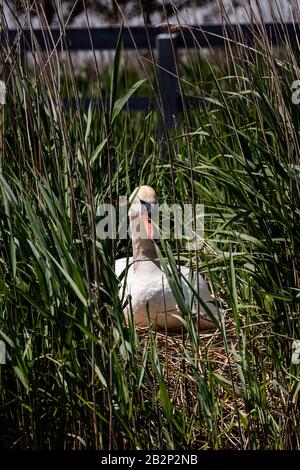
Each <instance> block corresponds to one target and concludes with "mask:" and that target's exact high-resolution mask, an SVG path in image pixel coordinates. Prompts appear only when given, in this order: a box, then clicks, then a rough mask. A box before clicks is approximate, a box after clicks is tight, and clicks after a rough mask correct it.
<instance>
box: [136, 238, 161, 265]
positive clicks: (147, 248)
mask: <svg viewBox="0 0 300 470" xmlns="http://www.w3.org/2000/svg"><path fill="white" fill-rule="evenodd" d="M132 245H133V261H140V260H154V259H155V258H156V257H157V255H156V250H155V245H154V242H153V240H147V239H146V240H145V239H141V238H137V239H135V240H133V241H132Z"/></svg>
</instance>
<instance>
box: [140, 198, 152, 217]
mask: <svg viewBox="0 0 300 470" xmlns="http://www.w3.org/2000/svg"><path fill="white" fill-rule="evenodd" d="M140 202H141V204H142V206H144V207H146V209H147V212H148V215H149V217H151V204H150V203H149V202H146V201H143V200H142V199H140Z"/></svg>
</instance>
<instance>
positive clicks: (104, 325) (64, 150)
mask: <svg viewBox="0 0 300 470" xmlns="http://www.w3.org/2000/svg"><path fill="white" fill-rule="evenodd" d="M121 44H122V41H121V38H120V42H119V46H118V48H117V52H116V55H115V61H114V67H113V73H112V75H111V78H110V79H109V80H107V79H105V80H104V81H105V83H104V82H103V81H102V79H103V76H102V73H101V70H99V69H97V66H96V64H94V66H95V70H96V72H95V73H96V77H97V78H96V82H95V83H94V84H93V85H92V84H91V83H89V82H86V83H85V85H84V87H83V89H84V93H86V92H90V93H92V94H94V96H98V97H99V96H100V98H101V99H102V100H103V102H102V105H101V104H100V105H99V107H98V108H96V109H93V108H91V107H90V108H89V109H88V110H85V109H84V107H83V94H82V83H81V82H80V81H79V80H78V79H77V71H76V70H75V68H74V66H73V61H72V60H73V58H72V56H71V54H69V53H67V54H66V58H65V62H64V65H63V66H61V65H60V62H59V52H58V51H56V50H54V49H53V48H50V49H49V51H47V52H46V53H41V51H39V50H38V49H37V51H36V52H35V54H33V65H32V66H30V67H29V66H28V65H26V62H25V61H24V58H22V57H21V55H20V54H18V52H16V51H15V50H14V49H9V48H8V47H5V46H4V47H2V50H1V54H2V58H3V61H2V63H3V70H2V75H1V79H2V80H5V81H6V83H7V88H8V93H7V104H6V105H5V109H4V112H5V127H4V129H2V131H3V132H4V148H3V162H2V163H3V165H2V172H1V174H0V338H1V340H2V341H4V342H5V344H6V348H7V365H5V366H4V365H1V366H0V413H1V414H0V422H1V425H0V446H1V447H2V448H35V449H40V448H50V449H56V448H64V449H84V448H97V449H100V448H105V449H107V448H114V449H174V448H176V449H184V448H191V449H212V448H213V449H220V448H236V449H257V448H261V449H292V448H299V438H300V436H299V390H300V386H299V366H297V365H294V364H292V363H291V347H292V341H293V339H297V338H299V248H300V242H299V233H300V217H299V200H300V198H299V183H300V179H299V162H298V159H299V120H300V111H299V106H297V105H294V104H293V103H292V92H291V84H292V82H293V81H294V80H295V79H297V78H298V76H299V70H298V63H299V58H298V55H299V53H298V50H295V49H294V48H292V47H291V46H290V45H289V43H288V41H287V40H286V39H285V38H282V48H281V50H274V49H273V48H272V47H271V46H270V44H269V43H268V41H267V39H266V35H265V32H264V30H263V27H262V28H261V32H260V34H259V35H258V37H257V38H256V41H255V44H254V45H253V47H252V48H251V49H250V48H247V47H244V46H243V45H242V41H241V43H240V45H238V44H237V43H230V42H228V45H227V47H226V50H225V51H224V54H223V57H222V58H220V60H215V59H213V58H212V57H211V56H210V55H204V54H196V53H195V54H193V56H192V55H191V52H190V51H186V53H187V54H186V57H185V58H184V60H183V63H182V65H181V66H180V78H181V86H182V90H181V92H182V98H183V113H182V119H181V122H180V126H179V128H178V129H177V130H176V131H173V132H172V133H171V135H169V140H168V149H169V150H168V152H167V153H166V154H165V155H163V156H162V155H161V152H160V149H161V146H162V145H163V142H162V141H161V140H160V137H159V135H158V133H157V123H158V119H159V117H157V115H156V113H155V111H154V110H153V111H151V112H149V113H148V114H147V115H146V114H142V113H139V114H130V113H129V112H127V111H126V112H122V113H121V111H120V110H121V105H122V104H124V103H126V99H127V98H128V97H129V95H130V94H131V93H133V92H135V91H136V90H137V89H138V87H139V86H141V87H144V86H145V82H140V80H147V87H148V89H151V90H153V92H158V89H157V83H156V79H155V77H156V73H155V68H154V64H153V70H152V71H151V70H150V71H149V69H147V70H145V69H143V68H142V67H139V69H140V72H139V76H136V73H134V74H131V73H129V72H128V71H127V69H126V67H125V61H124V52H123V51H122V47H121ZM195 52H196V51H195ZM140 60H141V63H142V57H140ZM120 77H123V78H124V77H125V78H126V81H125V85H126V86H125V91H123V92H122V90H121V88H120V80H121V78H120ZM81 80H82V77H81ZM122 86H124V84H123V85H122ZM104 88H105V89H106V90H108V94H109V100H108V102H109V106H105V100H104V96H102V90H103V89H104ZM120 90H121V92H120ZM120 93H121V94H120ZM188 94H189V95H190V94H192V95H196V96H198V97H199V107H198V108H197V107H194V108H192V107H191V106H189V105H188V102H187V100H186V95H188ZM120 96H121V99H123V100H122V101H120V100H119V101H118V99H119V98H118V97H120ZM65 97H67V98H69V99H73V100H74V103H75V106H73V107H71V108H68V109H66V108H65V107H64V104H63V99H64V98H65ZM141 183H143V184H150V185H152V186H153V187H154V188H155V190H156V191H157V194H158V197H159V199H160V200H161V201H166V202H169V203H171V202H180V203H188V202H194V203H195V202H198V203H203V204H204V205H205V242H204V245H203V248H202V249H201V250H198V251H197V252H190V251H187V249H186V247H185V244H184V243H183V244H181V245H179V246H177V247H176V244H175V242H174V241H172V240H171V241H169V243H166V244H160V243H159V245H160V249H161V253H162V256H164V257H165V258H166V259H167V260H168V261H169V263H170V264H172V263H174V260H175V261H178V254H179V258H180V259H179V261H180V262H181V263H190V264H191V265H192V266H194V267H195V268H197V270H199V272H200V273H201V274H202V275H205V276H206V279H207V281H208V282H209V283H210V285H211V287H212V290H213V292H214V295H215V297H216V299H217V303H218V305H219V307H220V312H221V313H222V315H221V317H220V325H219V328H218V331H217V332H216V333H211V334H204V335H203V334H198V332H197V331H196V330H195V327H194V325H193V323H192V321H191V319H190V317H189V308H188V306H184V307H183V309H185V310H186V311H184V312H183V313H184V317H185V318H186V321H187V323H186V328H184V333H183V335H179V336H175V337H165V336H164V334H160V333H157V332H155V331H150V332H148V334H145V333H144V334H141V333H140V334H137V332H136V330H135V328H134V325H133V324H131V323H130V325H129V326H128V327H127V326H126V325H125V323H124V318H123V313H122V306H121V302H120V300H119V295H118V280H117V279H116V277H115V275H114V272H113V261H114V259H115V258H116V257H120V256H121V257H122V256H126V253H127V252H128V250H130V244H129V243H128V244H127V243H126V244H124V242H123V241H119V240H117V241H115V242H111V241H103V242H100V241H99V240H97V237H96V230H95V227H96V223H97V216H96V207H97V204H98V203H100V202H110V201H112V202H114V203H116V204H117V203H118V197H119V196H120V195H125V194H127V195H129V194H130V192H131V191H132V190H133V189H134V188H135V187H136V186H137V185H139V184H141ZM172 275H173V277H174V279H175V282H174V283H173V284H172V285H173V286H174V294H175V295H176V296H177V298H178V299H180V295H181V293H180V287H178V286H179V285H180V283H179V282H177V283H176V272H173V274H172ZM177 275H178V274H177Z"/></svg>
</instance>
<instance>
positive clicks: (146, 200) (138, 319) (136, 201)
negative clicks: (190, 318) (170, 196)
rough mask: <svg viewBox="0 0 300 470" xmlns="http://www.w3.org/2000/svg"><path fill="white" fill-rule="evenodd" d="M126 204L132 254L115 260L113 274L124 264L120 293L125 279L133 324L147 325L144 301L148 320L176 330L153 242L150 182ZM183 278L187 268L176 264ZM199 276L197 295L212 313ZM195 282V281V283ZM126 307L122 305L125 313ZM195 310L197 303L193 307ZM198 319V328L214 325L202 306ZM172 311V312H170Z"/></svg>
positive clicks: (186, 288)
mask: <svg viewBox="0 0 300 470" xmlns="http://www.w3.org/2000/svg"><path fill="white" fill-rule="evenodd" d="M129 202H130V208H129V211H128V215H129V219H130V227H131V234H132V246H133V256H132V257H131V258H129V259H128V260H127V258H122V259H119V260H116V265H115V272H116V274H117V276H120V275H121V273H122V272H123V271H124V270H125V268H126V265H127V264H128V266H129V268H128V272H127V275H126V276H125V277H124V278H123V281H122V287H121V289H120V296H122V293H123V288H124V279H125V280H126V286H125V294H126V297H127V296H128V295H130V296H131V306H132V313H133V317H134V321H135V324H136V325H137V326H142V327H145V326H149V321H148V315H147V304H148V312H149V316H150V321H151V323H152V324H153V325H154V326H157V327H158V328H167V329H168V331H170V330H171V331H172V330H178V329H180V328H181V326H182V322H181V321H180V319H178V318H176V316H177V317H178V316H180V315H181V314H180V311H179V309H178V306H177V305H176V300H175V297H174V295H173V293H172V291H171V288H170V286H169V283H168V280H167V277H166V275H165V274H164V272H163V270H162V267H161V264H160V262H159V261H158V260H157V254H156V249H155V244H154V242H153V239H154V238H157V237H156V228H155V226H154V224H153V223H152V220H151V208H153V207H154V206H153V205H154V204H157V199H156V194H155V191H154V190H153V189H152V188H151V187H150V186H140V187H139V188H137V189H136V190H135V191H134V192H133V193H132V195H131V196H130V199H129ZM180 271H181V273H182V275H183V277H184V278H186V279H188V278H189V268H186V267H180ZM198 277H199V297H200V298H201V300H203V301H205V302H206V305H207V306H208V307H209V309H210V311H211V312H212V314H213V315H215V316H216V313H217V309H216V307H215V306H214V305H213V303H212V302H213V299H212V297H211V295H210V293H209V290H208V287H207V285H206V283H205V281H204V279H203V278H202V277H201V276H198ZM196 285H197V283H196ZM182 288H183V293H184V296H185V299H186V300H188V299H189V298H190V297H189V296H190V295H191V292H190V288H189V286H188V284H187V283H186V282H185V281H184V279H183V282H182ZM195 290H196V291H197V287H195ZM128 309H129V307H127V308H126V309H125V315H126V317H127V316H128V313H129V310H128ZM193 310H194V311H195V312H197V306H195V307H194V308H193ZM199 311H200V315H199V318H200V321H199V328H200V329H207V328H212V327H214V323H213V322H212V321H211V320H209V318H208V316H207V314H206V312H204V309H203V307H201V306H199ZM174 315H176V316H174Z"/></svg>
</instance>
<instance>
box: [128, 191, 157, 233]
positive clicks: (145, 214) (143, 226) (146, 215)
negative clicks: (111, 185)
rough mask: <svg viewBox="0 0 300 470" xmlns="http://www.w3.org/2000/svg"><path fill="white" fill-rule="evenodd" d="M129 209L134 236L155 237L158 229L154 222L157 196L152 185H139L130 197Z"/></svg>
mask: <svg viewBox="0 0 300 470" xmlns="http://www.w3.org/2000/svg"><path fill="white" fill-rule="evenodd" d="M129 203H130V208H129V211H128V215H129V219H130V225H131V230H132V238H133V239H136V238H144V239H151V240H153V239H155V238H157V230H156V227H155V224H154V223H153V220H154V218H155V217H154V216H155V214H156V213H157V209H156V208H157V198H156V194H155V191H154V189H153V188H151V186H139V187H138V188H136V189H135V190H134V191H133V193H132V194H131V196H130V198H129Z"/></svg>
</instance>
